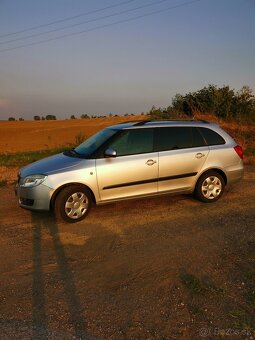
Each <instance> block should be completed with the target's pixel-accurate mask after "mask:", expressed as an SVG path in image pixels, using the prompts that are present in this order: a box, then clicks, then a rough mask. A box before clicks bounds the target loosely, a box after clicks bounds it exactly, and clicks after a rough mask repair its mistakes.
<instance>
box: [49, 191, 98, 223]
mask: <svg viewBox="0 0 255 340" xmlns="http://www.w3.org/2000/svg"><path fill="white" fill-rule="evenodd" d="M91 203H92V199H91V194H90V191H89V190H88V189H87V188H84V187H83V186H81V185H72V186H70V187H66V188H64V189H62V190H61V191H60V193H59V194H58V196H57V198H56V201H55V214H56V216H57V217H60V218H61V219H63V220H64V221H66V222H69V223H74V222H78V221H81V220H83V219H84V218H85V216H86V215H87V214H88V212H89V210H90V207H91Z"/></svg>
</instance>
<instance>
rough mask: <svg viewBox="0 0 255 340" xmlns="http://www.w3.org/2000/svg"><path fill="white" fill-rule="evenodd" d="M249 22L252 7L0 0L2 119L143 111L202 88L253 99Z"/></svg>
mask: <svg viewBox="0 0 255 340" xmlns="http://www.w3.org/2000/svg"><path fill="white" fill-rule="evenodd" d="M254 22H255V0H196V1H188V0H129V1H127V0H126V1H125V0H104V1H103V0H86V1H84V0H44V1H42V0H22V1H20V0H0V119H8V117H11V116H12V117H15V118H19V117H22V118H24V119H33V116H34V115H40V116H45V115H47V114H54V115H56V116H57V118H58V119H65V118H69V117H70V116H71V115H73V114H74V115H75V116H76V117H79V116H80V115H81V114H85V113H86V114H89V115H108V114H109V113H112V114H119V115H122V114H125V113H140V112H148V111H149V110H150V108H151V107H152V105H155V106H157V107H158V106H160V107H167V106H168V105H170V104H171V100H172V98H173V97H174V95H175V94H176V93H181V94H185V93H187V92H190V91H196V90H199V89H201V88H203V87H204V86H207V85H208V84H214V85H217V86H223V85H229V86H230V87H231V88H233V89H236V90H238V89H240V88H241V87H242V86H243V85H248V86H250V87H251V88H252V89H253V92H255V24H254ZM38 26H40V27H38ZM21 31H22V32H21ZM47 31H51V32H48V33H47ZM52 31H54V32H52ZM17 32H18V33H17ZM77 33H78V34H77ZM63 36H65V37H63ZM55 38H57V39H55ZM45 40H47V41H45Z"/></svg>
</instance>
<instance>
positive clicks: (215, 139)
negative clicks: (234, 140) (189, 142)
mask: <svg viewBox="0 0 255 340" xmlns="http://www.w3.org/2000/svg"><path fill="white" fill-rule="evenodd" d="M198 129H199V131H200V132H201V133H202V135H203V136H204V138H205V140H206V143H207V145H221V144H225V143H226V142H225V140H224V139H223V138H222V137H221V136H220V135H219V134H218V133H217V132H215V131H213V130H211V129H207V128H203V127H199V128H198Z"/></svg>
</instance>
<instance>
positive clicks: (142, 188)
mask: <svg viewBox="0 0 255 340" xmlns="http://www.w3.org/2000/svg"><path fill="white" fill-rule="evenodd" d="M153 139H154V134H153V129H151V128H136V129H126V130H123V131H122V133H121V134H120V136H118V138H117V140H115V141H114V142H112V143H111V144H110V145H108V148H111V149H112V150H115V151H116V154H117V155H116V157H104V158H100V159H96V172H97V182H98V188H99V194H100V198H101V201H107V200H114V199H120V198H127V197H132V196H140V195H146V194H152V193H156V192H157V180H158V153H157V152H154V151H153Z"/></svg>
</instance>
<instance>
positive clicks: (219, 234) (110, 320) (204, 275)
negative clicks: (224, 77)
mask: <svg viewBox="0 0 255 340" xmlns="http://www.w3.org/2000/svg"><path fill="white" fill-rule="evenodd" d="M0 198H1V202H2V204H1V208H0V246H1V252H0V263H1V266H0V275H1V280H0V301H1V304H0V339H31V338H33V339H46V338H48V339H175V338H180V339H187V338H190V339H195V338H200V337H208V338H217V337H224V336H225V337H227V338H229V339H230V338H231V339H232V338H247V339H248V338H252V337H254V335H255V334H254V329H255V312H254V311H255V284H254V282H255V268H254V267H255V266H254V263H255V230H254V228H255V227H254V226H255V168H254V167H247V168H246V172H245V177H244V179H243V180H242V181H241V182H240V183H238V184H237V185H235V186H233V187H232V188H227V190H226V192H225V194H224V195H223V197H222V198H221V200H220V201H218V202H217V203H215V204H204V203H201V202H198V201H196V200H194V199H193V198H192V197H191V196H164V197H157V198H151V199H143V200H133V201H128V202H121V203H117V204H111V205H107V206H100V207H96V208H93V209H92V211H91V212H90V215H89V216H88V217H87V219H86V220H85V221H83V222H80V223H77V224H75V225H68V224H64V223H59V222H57V221H55V219H54V217H53V216H52V215H51V214H48V213H31V212H29V211H25V210H22V209H20V208H19V207H18V205H17V202H16V198H15V196H14V193H13V187H12V186H11V185H8V186H6V187H3V188H0Z"/></svg>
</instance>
